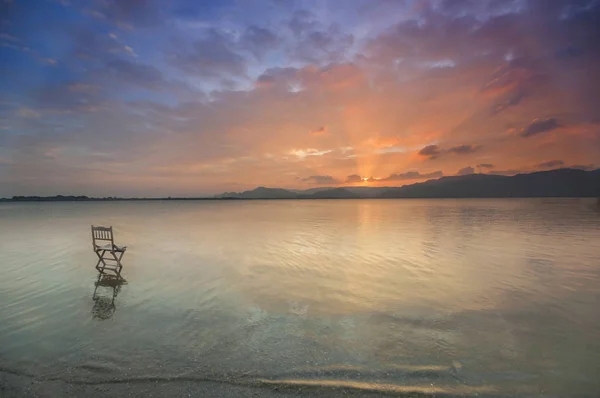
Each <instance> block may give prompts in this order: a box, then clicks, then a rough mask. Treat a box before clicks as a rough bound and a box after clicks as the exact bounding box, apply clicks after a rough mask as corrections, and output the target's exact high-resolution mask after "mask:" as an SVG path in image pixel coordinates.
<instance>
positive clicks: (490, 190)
mask: <svg viewBox="0 0 600 398" xmlns="http://www.w3.org/2000/svg"><path fill="white" fill-rule="evenodd" d="M598 196H600V169H598V170H594V171H584V170H576V169H558V170H551V171H540V172H536V173H530V174H517V175H515V176H498V175H487V174H471V175H466V176H457V177H443V178H440V179H437V180H430V181H426V182H422V183H418V184H412V185H405V186H403V187H398V188H391V189H388V190H387V191H385V192H384V193H382V195H381V197H384V198H507V197H598Z"/></svg>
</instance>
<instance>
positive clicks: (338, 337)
mask: <svg viewBox="0 0 600 398" xmlns="http://www.w3.org/2000/svg"><path fill="white" fill-rule="evenodd" d="M90 224H96V225H113V226H114V228H115V234H116V242H117V243H118V244H126V245H128V251H127V253H126V255H125V257H124V265H125V268H124V270H123V276H124V278H125V279H126V280H127V284H124V285H122V286H115V285H114V284H113V285H110V284H107V283H101V284H100V285H101V286H99V287H97V288H96V286H95V282H97V280H98V279H97V277H98V275H97V272H96V271H95V269H94V265H95V264H96V260H95V255H94V253H93V252H92V246H91V239H90V229H89V228H90ZM0 272H1V274H0V275H1V277H0V303H1V305H0V368H1V369H3V370H5V371H11V372H17V373H24V374H29V375H35V376H37V377H39V378H47V379H63V380H67V381H82V380H83V381H86V380H91V381H96V380H98V381H103V380H138V379H140V378H141V379H148V380H158V381H160V380H166V379H176V378H182V379H190V380H195V379H198V380H204V379H210V380H228V381H231V382H237V383H242V384H243V383H249V384H253V383H254V384H256V383H262V384H282V385H286V386H289V385H296V384H298V385H321V386H343V387H347V388H350V389H356V390H358V391H361V390H376V391H382V392H392V393H393V392H398V393H402V392H405V391H421V392H426V393H436V392H446V393H450V394H454V393H456V394H472V395H476V394H479V396H485V395H494V396H495V395H500V396H510V395H519V396H575V395H578V396H598V394H599V393H600V377H599V375H600V210H599V209H598V207H595V205H594V201H593V200H584V199H552V200H548V199H531V200H521V199H513V200H372V201H370V200H354V201H326V200H325V201H239V202H238V201H232V202H114V203H47V204H36V203H23V204H12V203H10V204H0ZM102 285H107V286H102Z"/></svg>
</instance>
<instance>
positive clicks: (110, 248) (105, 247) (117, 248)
mask: <svg viewBox="0 0 600 398" xmlns="http://www.w3.org/2000/svg"><path fill="white" fill-rule="evenodd" d="M96 250H108V251H115V252H124V251H125V250H127V246H117V245H114V247H113V245H111V244H110V243H108V244H106V245H102V246H100V245H96Z"/></svg>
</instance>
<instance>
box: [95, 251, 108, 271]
mask: <svg viewBox="0 0 600 398" xmlns="http://www.w3.org/2000/svg"><path fill="white" fill-rule="evenodd" d="M105 253H106V250H102V253H100V250H98V251H96V256H98V263H96V269H97V270H98V271H99V272H102V273H104V268H105V267H106V261H104V254H105ZM100 263H102V267H100Z"/></svg>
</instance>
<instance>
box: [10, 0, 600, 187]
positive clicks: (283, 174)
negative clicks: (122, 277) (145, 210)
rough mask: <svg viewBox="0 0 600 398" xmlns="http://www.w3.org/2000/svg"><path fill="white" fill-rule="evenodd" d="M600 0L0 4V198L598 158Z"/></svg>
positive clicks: (539, 166)
mask: <svg viewBox="0 0 600 398" xmlns="http://www.w3.org/2000/svg"><path fill="white" fill-rule="evenodd" d="M599 40H600V0H571V1H563V0H529V1H527V0H301V1H293V0H289V1H288V0H264V1H259V0H219V1H217V0H202V1H196V0H8V1H7V0H0V197H10V196H13V195H56V194H63V195H71V194H73V195H89V196H148V197H160V196H202V195H211V194H217V193H220V192H224V191H243V190H247V189H253V188H255V187H257V186H268V187H281V188H289V189H308V188H313V187H317V186H400V185H404V184H411V183H415V182H420V181H424V180H427V179H432V178H439V177H441V176H453V175H464V174H471V173H486V174H504V175H513V174H517V173H524V172H533V171H539V170H549V169H555V168H560V167H576V168H581V169H593V168H598V167H600V112H599V110H600V46H599V45H598V42H599Z"/></svg>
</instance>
